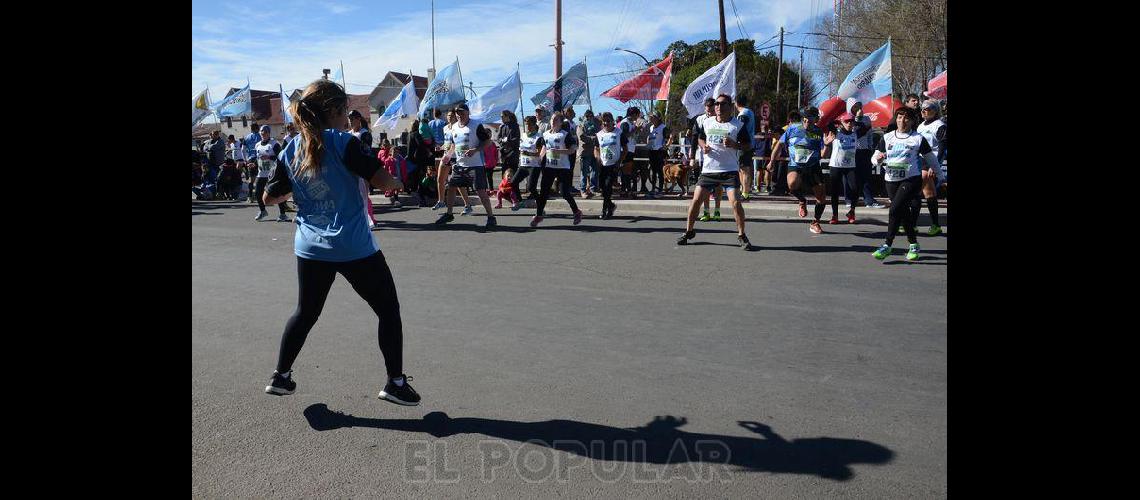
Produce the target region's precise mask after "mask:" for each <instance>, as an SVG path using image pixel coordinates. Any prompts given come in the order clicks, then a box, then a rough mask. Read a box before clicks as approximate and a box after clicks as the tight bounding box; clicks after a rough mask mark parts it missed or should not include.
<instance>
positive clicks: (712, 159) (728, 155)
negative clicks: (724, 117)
mask: <svg viewBox="0 0 1140 500" xmlns="http://www.w3.org/2000/svg"><path fill="white" fill-rule="evenodd" d="M701 127H702V128H704V131H705V144H708V145H709V152H708V154H707V155H705V163H704V166H703V167H701V171H702V172H705V173H710V174H716V173H724V172H736V171H738V170H740V150H739V149H735V148H726V147H724V140H725V139H726V138H728V139H732V140H734V141H735V140H737V137H738V136H739V135H740V130H741V129H743V128H744V124H742V123H740V120H739V119H737V118H736V117H733V118H732V119H731V120H729V121H727V122H724V123H721V122H720V121H719V120H717V118H716V117H713V118H709V119H707V120H705V121H704V122H702V123H701Z"/></svg>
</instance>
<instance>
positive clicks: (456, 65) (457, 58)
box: [455, 56, 467, 102]
mask: <svg viewBox="0 0 1140 500" xmlns="http://www.w3.org/2000/svg"><path fill="white" fill-rule="evenodd" d="M455 71H458V72H459V87H460V88H459V92H460V93H462V94H463V102H467V94H466V93H464V92H463V68H461V67H459V56H455Z"/></svg>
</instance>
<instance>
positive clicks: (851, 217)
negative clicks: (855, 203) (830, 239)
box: [847, 209, 855, 224]
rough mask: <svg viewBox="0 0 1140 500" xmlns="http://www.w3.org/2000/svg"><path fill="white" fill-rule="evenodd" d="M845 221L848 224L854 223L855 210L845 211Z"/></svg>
mask: <svg viewBox="0 0 1140 500" xmlns="http://www.w3.org/2000/svg"><path fill="white" fill-rule="evenodd" d="M847 223H848V224H854V223H855V210H854V209H851V210H848V211H847Z"/></svg>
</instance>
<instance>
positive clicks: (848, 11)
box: [816, 0, 946, 95]
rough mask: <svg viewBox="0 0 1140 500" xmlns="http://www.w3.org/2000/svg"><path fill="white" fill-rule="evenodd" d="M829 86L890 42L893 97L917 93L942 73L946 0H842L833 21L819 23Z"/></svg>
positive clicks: (833, 85)
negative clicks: (888, 39)
mask: <svg viewBox="0 0 1140 500" xmlns="http://www.w3.org/2000/svg"><path fill="white" fill-rule="evenodd" d="M819 31H820V32H821V33H825V34H826V35H823V36H817V37H816V38H817V40H816V44H817V46H819V47H823V48H825V49H826V51H825V52H824V53H823V54H824V56H823V58H824V60H825V61H828V66H829V67H831V68H832V71H831V82H830V83H831V88H832V89H833V90H832V92H833V93H834V92H835V90H834V89H838V88H839V85H840V83H842V82H841V80H842V78H843V77H845V76H847V73H848V72H850V71H851V68H853V67H855V65H856V64H858V63H859V61H861V60H863V58H865V57H866V56H867V54H869V53H871V52H872V51H874V50H875V49H878V48H879V47H881V46H882V45H883V44H884V43H886V41H887V38H888V37H889V38H890V39H891V74H892V75H891V76H892V77H893V80H894V93H895V94H896V95H904V94H907V93H911V92H913V93H916V94H921V92H922V91H923V90H926V82H928V81H929V80H930V79H931V78H934V77H935V76H936V75H937V74H938V73H941V72H942V71H943V70H945V69H946V0H848V1H845V2H843V3H842V7H841V10H840V11H839V12H838V16H837V17H832V18H828V19H826V20H824V21H823V22H822V23H821V24H820V30H819Z"/></svg>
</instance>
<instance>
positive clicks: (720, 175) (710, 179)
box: [697, 172, 740, 191]
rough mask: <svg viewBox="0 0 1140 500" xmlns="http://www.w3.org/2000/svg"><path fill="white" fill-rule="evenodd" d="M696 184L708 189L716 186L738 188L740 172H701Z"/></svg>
mask: <svg viewBox="0 0 1140 500" xmlns="http://www.w3.org/2000/svg"><path fill="white" fill-rule="evenodd" d="M697 185H698V186H700V187H703V188H705V189H707V190H709V191H711V190H713V189H716V188H718V187H723V188H725V189H739V188H740V174H738V173H736V172H712V173H703V174H701V176H700V177H698V178H697Z"/></svg>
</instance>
